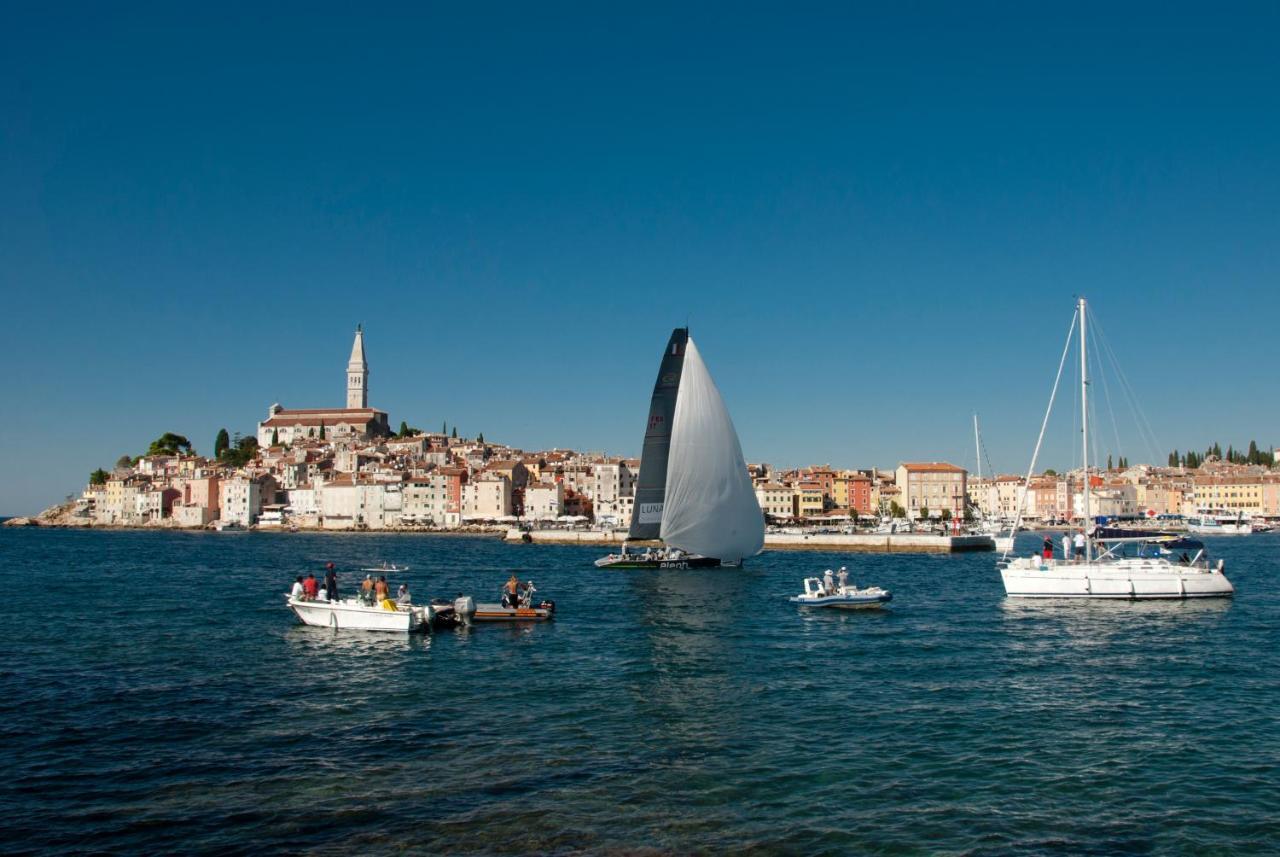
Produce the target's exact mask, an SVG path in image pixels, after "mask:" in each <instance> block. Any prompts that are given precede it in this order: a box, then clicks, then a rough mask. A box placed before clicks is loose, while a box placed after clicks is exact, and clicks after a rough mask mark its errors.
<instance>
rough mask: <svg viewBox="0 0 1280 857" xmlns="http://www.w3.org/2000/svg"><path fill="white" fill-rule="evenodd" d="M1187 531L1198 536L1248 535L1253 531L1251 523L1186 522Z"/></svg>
mask: <svg viewBox="0 0 1280 857" xmlns="http://www.w3.org/2000/svg"><path fill="white" fill-rule="evenodd" d="M1187 532H1189V533H1195V534H1196V535H1198V536H1248V535H1252V533H1253V525H1252V524H1188V525H1187Z"/></svg>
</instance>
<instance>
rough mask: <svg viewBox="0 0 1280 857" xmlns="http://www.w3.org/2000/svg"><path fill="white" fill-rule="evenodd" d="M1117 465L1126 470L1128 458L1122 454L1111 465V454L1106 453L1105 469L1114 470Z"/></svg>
mask: <svg viewBox="0 0 1280 857" xmlns="http://www.w3.org/2000/svg"><path fill="white" fill-rule="evenodd" d="M1117 467H1119V468H1120V469H1121V470H1128V469H1129V459H1128V458H1125V457H1124V456H1123V455H1122V456H1120V460H1119V461H1118V462H1116V464H1115V465H1114V466H1113V465H1112V463H1111V455H1110V454H1108V455H1107V469H1108V470H1115V469H1116V468H1117ZM1045 472H1046V473H1048V471H1045ZM1054 475H1055V476H1056V475H1057V474H1056V473H1055V474H1054Z"/></svg>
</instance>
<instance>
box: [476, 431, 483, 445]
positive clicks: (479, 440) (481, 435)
mask: <svg viewBox="0 0 1280 857" xmlns="http://www.w3.org/2000/svg"><path fill="white" fill-rule="evenodd" d="M476 442H478V443H484V432H480V434H479V435H477V436H476Z"/></svg>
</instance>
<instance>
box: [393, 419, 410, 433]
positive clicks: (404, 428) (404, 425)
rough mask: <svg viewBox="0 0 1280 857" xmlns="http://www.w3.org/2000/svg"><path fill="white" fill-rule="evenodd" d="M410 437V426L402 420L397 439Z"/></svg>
mask: <svg viewBox="0 0 1280 857" xmlns="http://www.w3.org/2000/svg"><path fill="white" fill-rule="evenodd" d="M408 436H409V424H408V423H407V422H405V421H404V420H401V421H400V431H398V432H396V437H408Z"/></svg>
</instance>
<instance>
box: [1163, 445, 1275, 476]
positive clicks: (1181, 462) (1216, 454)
mask: <svg viewBox="0 0 1280 857" xmlns="http://www.w3.org/2000/svg"><path fill="white" fill-rule="evenodd" d="M1210 458H1216V459H1217V460H1219V461H1226V462H1230V463H1231V464H1260V465H1263V466H1264V467H1271V466H1272V465H1274V464H1275V463H1276V452H1275V449H1269V450H1265V451H1264V450H1261V449H1259V448H1258V442H1257V441H1253V440H1251V441H1249V450H1248V452H1242V451H1240V450H1238V449H1236V448H1235V447H1233V446H1231V445H1229V444H1228V446H1227V451H1226V453H1225V454H1223V452H1222V446H1221V445H1220V444H1218V443H1214V444H1213V446H1210V447H1209V448H1208V449H1206V450H1205V451H1204V452H1193V451H1190V450H1188V451H1187V452H1182V453H1180V452H1178V450H1176V449H1175V450H1174V451H1173V452H1171V453H1169V466H1170V467H1186V468H1190V469H1192V470H1194V469H1195V468H1197V467H1199V466H1200V465H1202V464H1204V463H1205V462H1206V461H1208V460H1209V459H1210Z"/></svg>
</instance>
